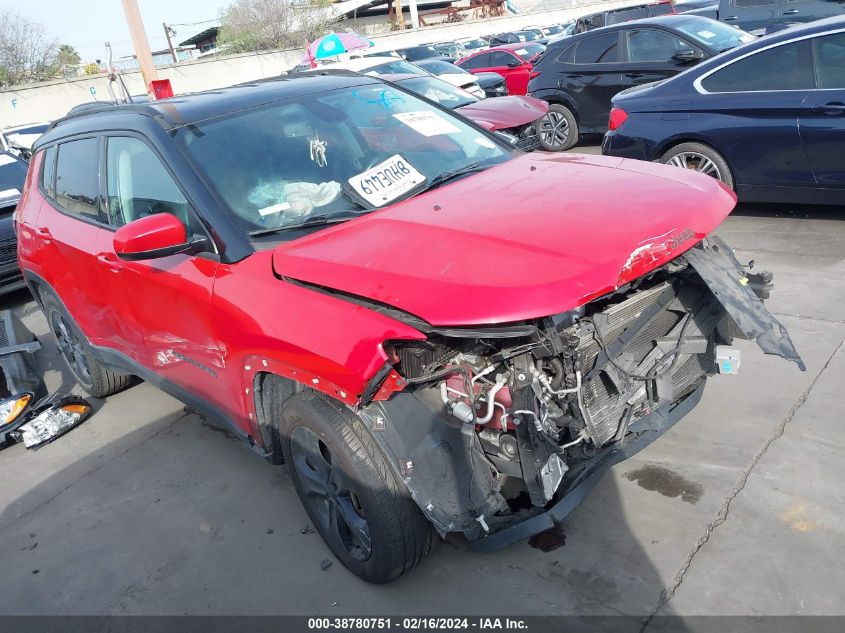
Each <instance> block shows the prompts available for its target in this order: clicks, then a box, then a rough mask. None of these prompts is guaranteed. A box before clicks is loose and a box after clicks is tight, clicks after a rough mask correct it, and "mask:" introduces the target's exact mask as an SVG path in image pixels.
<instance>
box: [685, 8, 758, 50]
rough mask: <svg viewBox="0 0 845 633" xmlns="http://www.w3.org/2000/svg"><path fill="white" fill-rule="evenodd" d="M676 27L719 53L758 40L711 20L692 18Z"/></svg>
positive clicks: (748, 34)
mask: <svg viewBox="0 0 845 633" xmlns="http://www.w3.org/2000/svg"><path fill="white" fill-rule="evenodd" d="M674 26H675V28H676V29H678V30H679V31H680V32H681V33H684V34H685V35H688V36H689V37H691V38H692V39H694V40H695V41H697V42H700V43H701V44H704V46H706V47H707V48H710V49H712V50H715V51H717V52H722V51H726V50H728V49H731V48H735V47H737V46H739V45H740V44H744V43H745V42H750V41H752V40H754V39H756V38H755V37H754V36H753V35H751V34H750V33H746V32H745V31H741V30H740V29H737V28H734V27H732V26H728V25H727V24H723V23H721V22H717V21H716V20H710V19H709V18H696V17H692V16H691V17H689V18H688V19H687V20H683V21H680V20H678V21H676V22H675V23H674Z"/></svg>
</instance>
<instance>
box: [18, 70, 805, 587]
mask: <svg viewBox="0 0 845 633" xmlns="http://www.w3.org/2000/svg"><path fill="white" fill-rule="evenodd" d="M734 202H735V198H734V196H733V194H732V193H730V192H729V191H727V190H726V189H725V188H724V187H722V186H721V185H720V184H719V183H718V182H717V181H716V180H713V179H711V178H708V177H706V176H702V175H700V174H696V173H692V172H685V171H683V170H679V169H677V168H672V167H666V166H663V165H652V164H649V163H643V162H638V161H625V160H621V159H611V158H604V157H601V156H578V155H544V154H521V153H519V152H517V151H515V150H514V149H513V148H512V147H511V146H509V145H508V144H507V143H506V142H504V141H503V140H502V139H500V138H499V137H497V136H496V135H495V134H491V133H488V132H487V131H485V130H484V129H482V128H480V127H478V126H476V125H474V124H472V123H471V122H469V121H467V120H466V119H463V118H461V117H459V116H456V115H454V114H453V113H451V112H450V111H449V110H447V109H443V108H441V107H439V106H438V105H436V104H434V103H432V102H430V101H427V100H424V99H422V98H420V97H418V96H415V95H414V94H412V93H410V92H408V91H406V90H404V89H403V88H402V87H401V86H395V85H389V84H386V83H384V82H382V81H380V80H378V79H376V78H373V77H365V76H360V75H355V74H351V73H335V74H328V75H320V76H304V77H303V76H300V77H294V78H287V79H279V80H273V81H267V82H260V83H256V84H251V85H241V86H235V87H231V88H226V89H222V90H217V91H214V92H208V93H199V94H194V95H189V96H185V97H177V98H172V99H167V100H162V101H158V102H155V103H151V104H143V105H133V104H128V105H118V106H113V105H103V106H88V107H86V108H84V109H80V110H78V111H76V112H71V113H70V114H69V115H68V116H67V117H65V118H64V119H62V120H60V121H58V122H57V123H55V124H54V125H53V127H52V128H51V129H50V130H49V131H48V132H47V133H46V134H44V135H43V136H42V137H41V138H40V140H39V141H38V143H37V145H36V147H35V154H34V156H33V158H32V161H31V165H30V169H29V173H28V176H27V183H26V187H25V191H24V193H23V198H22V200H21V203H20V206H19V208H18V211H17V215H16V222H17V231H18V236H19V247H18V248H19V251H18V253H19V259H20V264H21V268H22V270H23V275H24V278H25V279H26V282H27V283H28V284H29V287H30V288H31V290H32V292H33V295H34V296H35V297H36V299H37V300H38V302H39V303H40V305H41V308H42V309H43V311H44V313H45V315H46V317H47V320H48V322H49V325H50V328H51V329H52V332H53V333H54V334H55V336H56V339H57V341H58V345H59V349H60V350H61V353H62V355H63V356H64V359H65V361H67V364H68V366H69V368H70V370H71V371H72V372H73V374H74V376H75V377H76V379H77V380H78V381H79V384H80V385H81V386H82V387H84V388H85V389H86V390H87V391H88V392H89V393H90V394H91V395H93V396H98V397H102V396H107V395H109V394H111V393H114V392H115V391H117V390H119V389H121V388H123V387H125V386H126V385H127V384H128V381H129V377H130V376H132V375H134V376H139V377H140V378H142V379H144V380H147V381H150V382H152V383H153V384H155V385H157V386H159V387H160V388H162V389H163V390H165V391H167V392H169V393H171V394H173V395H175V396H176V397H178V398H180V399H182V400H183V401H184V402H186V403H187V404H189V405H190V406H192V407H195V408H196V409H198V410H200V411H202V412H204V413H206V414H207V415H209V416H211V417H213V418H215V419H217V420H219V421H220V422H221V423H225V424H228V425H230V426H231V427H232V429H234V431H235V432H237V433H238V435H239V436H240V437H241V438H243V440H244V442H245V443H246V444H247V445H248V446H249V447H250V448H251V449H252V450H254V451H255V452H256V453H258V454H259V455H261V456H264V457H265V458H267V459H268V460H269V461H271V462H274V463H281V462H286V463H287V465H288V467H289V468H290V474H291V477H292V479H293V482H294V484H295V485H296V489H297V491H298V492H299V495H300V497H301V499H302V502H303V504H304V505H305V508H306V509H307V511H308V514H309V516H310V517H311V519H312V520H313V522H314V524H315V526H316V527H317V529H318V530H319V532H320V534H321V535H322V536H323V538H324V539H325V541H326V543H327V544H328V546H329V547H330V548H331V550H332V551H333V552H334V554H335V555H336V556H337V557H338V559H339V560H340V561H341V562H342V563H343V564H344V565H346V566H347V567H348V568H349V569H350V570H352V571H353V572H354V573H355V574H357V575H359V576H360V577H362V578H364V579H366V580H368V581H371V582H386V581H389V580H391V579H393V578H396V577H397V576H399V575H400V574H402V573H403V572H405V571H408V570H410V569H411V568H413V567H414V566H415V565H416V564H417V563H419V562H420V561H421V560H422V559H423V558H424V557H425V556H426V555H427V554H428V552H429V550H430V547H431V544H432V535H433V533H434V532H437V533H439V534H440V535H441V536H445V535H446V534H447V533H449V532H458V533H462V534H464V535H465V536H466V538H467V539H468V540H470V541H472V542H473V543H474V544H475V545H476V546H477V547H479V548H481V549H491V548H496V547H501V546H503V545H506V544H508V543H511V542H514V541H516V540H518V539H521V538H524V537H527V536H529V535H531V534H534V533H537V532H540V531H542V530H545V529H547V528H549V527H551V526H553V525H554V524H555V522H557V521H560V520H561V519H562V518H563V517H565V516H566V515H567V513H569V512H570V511H571V510H572V508H574V507H575V505H576V504H577V503H578V501H580V499H581V498H583V497H584V495H585V494H586V493H587V491H589V489H590V488H591V487H592V486H593V485H594V484H595V482H596V481H597V480H598V478H599V477H600V476H601V475H602V473H603V472H604V471H605V470H606V469H607V468H608V467H609V466H611V465H612V464H614V463H616V462H618V461H620V460H622V459H624V458H626V457H628V456H630V455H631V454H633V453H635V452H636V451H638V450H640V449H641V448H642V447H643V446H645V445H646V444H648V443H649V442H651V441H653V440H654V439H655V438H656V437H657V436H659V435H660V434H661V433H663V432H664V431H665V430H666V429H667V428H669V427H670V426H671V425H672V424H674V423H675V422H676V421H677V420H678V419H679V418H681V417H682V416H683V415H684V414H686V413H687V412H688V411H690V409H692V407H693V406H695V404H696V403H697V402H698V400H699V398H700V396H701V393H702V388H703V385H704V382H705V380H706V379H707V377H708V376H710V375H712V374H715V373H717V372H723V373H733V372H734V371H735V370H736V360H735V359H736V350H733V349H731V348H727V347H726V346H728V345H730V343H731V337H732V336H733V335H740V336H743V337H745V338H752V339H755V340H756V341H757V343H758V344H759V345H760V347H761V348H762V349H763V350H764V351H765V352H768V353H773V354H778V355H781V356H784V357H786V358H789V359H791V360H793V361H795V362H796V363H797V364H798V365H799V366H800V365H801V360H800V358H799V356H798V354H797V352H796V350H795V349H794V347H793V346H792V343H791V341H790V339H789V336H788V334H787V333H786V331H785V330H784V329H783V327H782V326H781V325H780V324H779V323H778V322H777V321H776V320H775V319H774V317H772V315H771V314H770V313H769V312H768V311H767V310H766V308H765V307H764V306H763V304H762V303H761V301H760V299H759V298H758V296H757V295H756V294H755V291H756V292H757V293H760V294H764V293H765V292H767V288H768V282H769V279H768V278H766V277H764V276H761V275H751V274H749V273H746V272H744V271H743V269H742V267H741V266H740V265H739V264H738V262H737V261H736V259H735V258H734V256H733V254H732V252H731V250H730V249H729V248H728V247H727V246H725V245H724V244H723V243H722V242H720V241H719V240H718V239H716V238H706V239H705V236H706V235H707V234H708V233H710V232H711V231H712V230H713V228H714V227H716V226H717V225H718V224H719V223H720V222H721V221H722V220H723V219H724V218H725V217H726V216H727V215H728V213H729V212H730V211H731V209H732V208H733V206H734Z"/></svg>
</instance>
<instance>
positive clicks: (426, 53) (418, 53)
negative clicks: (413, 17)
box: [396, 44, 455, 62]
mask: <svg viewBox="0 0 845 633" xmlns="http://www.w3.org/2000/svg"><path fill="white" fill-rule="evenodd" d="M396 52H397V53H399V55H401V56H402V58H404V59H407V60H408V61H409V62H417V61H420V60H421V59H439V60H442V61H446V62H454V61H455V58H454V57H452V56H450V55H444V54H443V53H441V52H440V51H439V50H437V49H436V48H435V47H434V46H431V45H430V44H429V45H425V46H411V47H408V48H397V49H396Z"/></svg>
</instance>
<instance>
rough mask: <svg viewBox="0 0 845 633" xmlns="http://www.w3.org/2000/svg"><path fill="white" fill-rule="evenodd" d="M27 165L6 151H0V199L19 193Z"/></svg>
mask: <svg viewBox="0 0 845 633" xmlns="http://www.w3.org/2000/svg"><path fill="white" fill-rule="evenodd" d="M26 169H27V165H26V163H24V162H23V161H20V160H18V159H17V158H15V157H14V156H10V155H9V154H7V153H6V152H0V200H8V199H9V198H17V197H19V196H20V195H21V190H22V189H23V182H24V180H26Z"/></svg>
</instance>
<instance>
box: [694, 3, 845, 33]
mask: <svg viewBox="0 0 845 633" xmlns="http://www.w3.org/2000/svg"><path fill="white" fill-rule="evenodd" d="M690 13H692V14H697V15H702V16H705V17H709V18H713V19H715V20H721V21H722V22H726V23H727V24H730V25H732V26H736V27H738V28H741V29H743V30H745V31H748V32H750V33H752V34H753V35H765V34H767V33H770V32H773V31H775V30H778V29H779V28H783V27H784V26H789V25H792V24H800V23H803V22H812V21H813V20H821V19H824V18H828V17H833V16H837V15H842V13H845V3H843V2H841V1H840V0H801V1H796V0H770V1H767V2H760V1H758V0H721V1H719V0H717V2H716V3H715V4H712V5H709V6H705V7H702V8H698V9H694V10H692V11H690Z"/></svg>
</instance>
